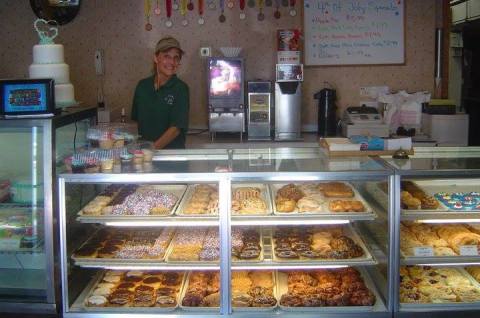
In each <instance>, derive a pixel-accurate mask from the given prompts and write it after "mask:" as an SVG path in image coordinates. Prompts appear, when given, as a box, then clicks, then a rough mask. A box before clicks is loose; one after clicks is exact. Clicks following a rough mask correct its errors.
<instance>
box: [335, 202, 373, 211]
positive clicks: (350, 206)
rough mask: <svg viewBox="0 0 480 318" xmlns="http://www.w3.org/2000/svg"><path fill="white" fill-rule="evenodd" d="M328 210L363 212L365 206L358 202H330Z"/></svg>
mask: <svg viewBox="0 0 480 318" xmlns="http://www.w3.org/2000/svg"><path fill="white" fill-rule="evenodd" d="M329 209H330V211H332V212H365V206H364V205H363V203H362V202H361V201H358V200H332V201H330V203H329Z"/></svg>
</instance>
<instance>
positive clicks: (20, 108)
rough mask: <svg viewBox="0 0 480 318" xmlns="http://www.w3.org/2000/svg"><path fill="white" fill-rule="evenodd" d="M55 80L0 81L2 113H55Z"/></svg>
mask: <svg viewBox="0 0 480 318" xmlns="http://www.w3.org/2000/svg"><path fill="white" fill-rule="evenodd" d="M53 87H54V86H53V80H50V79H35V80H2V81H0V93H1V113H2V114H3V115H27V114H46V113H53V111H54V109H55V106H54V101H53Z"/></svg>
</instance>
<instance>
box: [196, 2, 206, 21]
mask: <svg viewBox="0 0 480 318" xmlns="http://www.w3.org/2000/svg"><path fill="white" fill-rule="evenodd" d="M203 6H204V3H203V0H198V24H200V25H203V24H205V19H204V18H203Z"/></svg>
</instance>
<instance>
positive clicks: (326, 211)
mask: <svg viewBox="0 0 480 318" xmlns="http://www.w3.org/2000/svg"><path fill="white" fill-rule="evenodd" d="M344 183H346V184H347V185H348V186H350V187H351V188H352V190H353V193H354V196H353V197H352V198H327V197H325V196H324V195H323V194H322V193H321V192H320V191H319V192H318V194H319V195H321V196H322V197H323V199H324V203H323V204H322V207H323V211H322V212H308V211H307V212H299V211H298V209H297V208H295V210H293V211H292V212H280V211H277V205H276V204H275V197H276V196H277V191H278V190H279V189H280V188H281V187H283V186H285V185H287V184H286V183H274V184H269V187H270V193H271V200H272V206H273V214H274V215H281V216H287V217H288V216H300V215H301V216H305V217H306V218H309V217H310V218H311V217H318V216H319V215H329V216H335V217H336V216H350V215H351V216H353V215H355V216H357V217H358V216H368V215H372V214H373V211H372V208H371V207H370V206H369V205H368V204H367V202H366V201H365V199H364V198H363V197H362V196H361V195H360V193H358V191H357V190H356V189H355V187H354V186H353V185H351V184H350V183H347V182H344ZM333 200H358V201H360V202H362V204H363V206H364V207H365V211H364V212H332V211H330V209H329V203H330V201H333Z"/></svg>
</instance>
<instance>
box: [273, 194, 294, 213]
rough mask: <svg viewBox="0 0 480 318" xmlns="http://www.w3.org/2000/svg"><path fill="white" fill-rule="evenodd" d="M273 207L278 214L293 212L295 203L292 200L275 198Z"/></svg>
mask: <svg viewBox="0 0 480 318" xmlns="http://www.w3.org/2000/svg"><path fill="white" fill-rule="evenodd" d="M275 205H276V207H277V211H278V212H293V211H294V210H295V207H296V202H295V200H292V199H288V198H284V197H278V196H277V197H276V198H275Z"/></svg>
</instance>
